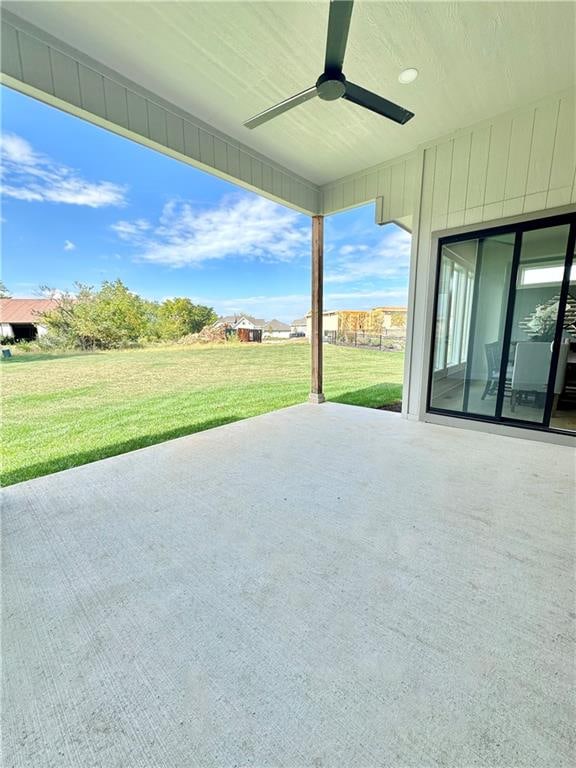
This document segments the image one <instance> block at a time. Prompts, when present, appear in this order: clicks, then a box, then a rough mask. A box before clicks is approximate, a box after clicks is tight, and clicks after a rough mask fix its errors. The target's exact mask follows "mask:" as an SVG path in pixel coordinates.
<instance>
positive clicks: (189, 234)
mask: <svg viewBox="0 0 576 768" xmlns="http://www.w3.org/2000/svg"><path fill="white" fill-rule="evenodd" d="M113 229H114V230H115V231H116V232H117V234H118V236H119V237H120V238H122V239H123V240H126V241H128V242H131V243H132V244H133V245H134V247H135V248H136V257H137V258H138V259H142V260H144V261H151V262H155V263H159V264H167V265H169V266H172V267H183V266H186V265H199V264H201V263H202V262H205V261H210V260H213V259H226V258H230V257H242V258H245V259H258V260H262V261H292V260H294V259H296V258H298V257H300V256H301V255H303V254H304V253H308V249H309V242H310V228H309V225H308V222H307V221H306V222H301V217H300V215H299V214H298V213H296V212H294V211H292V210H290V209H288V208H284V207H283V206H281V205H277V204H276V203H273V202H271V201H270V200H266V199H264V198H261V197H256V196H253V195H241V196H238V195H236V196H232V197H227V198H224V199H223V200H222V201H221V202H220V204H219V205H218V206H216V207H214V208H210V209H208V210H206V209H201V210H196V209H195V208H194V207H193V206H192V205H191V204H190V203H187V202H180V201H175V200H173V201H170V202H169V203H167V204H166V205H165V206H164V209H163V211H162V214H161V216H160V219H159V222H158V225H157V226H155V227H154V228H151V227H150V225H149V224H148V222H146V221H145V220H143V219H137V220H135V221H132V222H129V221H119V222H118V223H117V224H115V225H114V226H113Z"/></svg>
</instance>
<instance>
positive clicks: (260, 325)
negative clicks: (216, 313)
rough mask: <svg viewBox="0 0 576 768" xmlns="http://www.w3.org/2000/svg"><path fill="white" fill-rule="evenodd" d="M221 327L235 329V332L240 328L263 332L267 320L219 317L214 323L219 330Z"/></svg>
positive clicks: (240, 315) (233, 316) (248, 316)
mask: <svg viewBox="0 0 576 768" xmlns="http://www.w3.org/2000/svg"><path fill="white" fill-rule="evenodd" d="M220 325H224V326H226V328H234V329H235V330H238V328H249V329H250V330H260V331H262V330H264V326H265V325H266V320H263V319H262V318H259V317H252V315H243V314H237V315H226V316H225V317H219V318H218V320H216V322H215V323H214V327H215V328H218V326H220Z"/></svg>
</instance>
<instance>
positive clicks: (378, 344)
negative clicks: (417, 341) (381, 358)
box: [324, 328, 406, 351]
mask: <svg viewBox="0 0 576 768" xmlns="http://www.w3.org/2000/svg"><path fill="white" fill-rule="evenodd" d="M324 341H325V342H327V343H328V344H337V345H338V346H342V347H362V348H363V349H379V350H382V351H384V350H386V351H390V350H399V349H404V347H405V346H406V330H405V329H404V328H388V329H383V330H382V333H367V332H364V331H324Z"/></svg>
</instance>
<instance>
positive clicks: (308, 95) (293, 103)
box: [244, 85, 317, 128]
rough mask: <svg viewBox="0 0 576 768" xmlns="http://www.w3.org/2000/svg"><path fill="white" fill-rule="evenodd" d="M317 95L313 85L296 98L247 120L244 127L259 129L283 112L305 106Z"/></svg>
mask: <svg viewBox="0 0 576 768" xmlns="http://www.w3.org/2000/svg"><path fill="white" fill-rule="evenodd" d="M316 95H317V91H316V86H315V85H313V86H312V88H307V89H306V90H305V91H301V92H300V93H297V94H296V95H295V96H290V98H289V99H285V100H284V101H281V102H280V103H279V104H276V105H274V106H273V107H269V108H268V109H265V110H264V112H260V113H259V114H257V115H254V117H251V118H250V119H249V120H246V122H245V123H244V125H245V126H246V128H257V127H258V126H259V125H262V123H266V122H267V121H268V120H272V118H273V117H277V116H278V115H281V114H282V113H283V112H287V111H288V110H289V109H292V108H293V107H297V106H298V104H303V103H304V102H305V101H309V100H310V99H313V98H314V96H316Z"/></svg>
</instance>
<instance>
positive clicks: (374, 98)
mask: <svg viewBox="0 0 576 768" xmlns="http://www.w3.org/2000/svg"><path fill="white" fill-rule="evenodd" d="M343 98H344V99H347V100H348V101H351V102H353V103H354V104H358V105H359V106H360V107H365V108H366V109H369V110H370V111H371V112H376V114H377V115H382V116H383V117H387V118H388V119H389V120H394V122H395V123H400V124H401V125H404V123H407V122H408V120H411V119H412V118H413V117H414V112H410V111H409V110H407V109H404V107H399V106H398V104H394V103H393V102H392V101H388V99H384V98H382V96H378V95H377V94H376V93H372V91H367V90H366V89H365V88H361V87H360V86H359V85H355V84H354V83H351V82H349V81H348V80H347V81H346V92H345V93H344V96H343Z"/></svg>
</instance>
